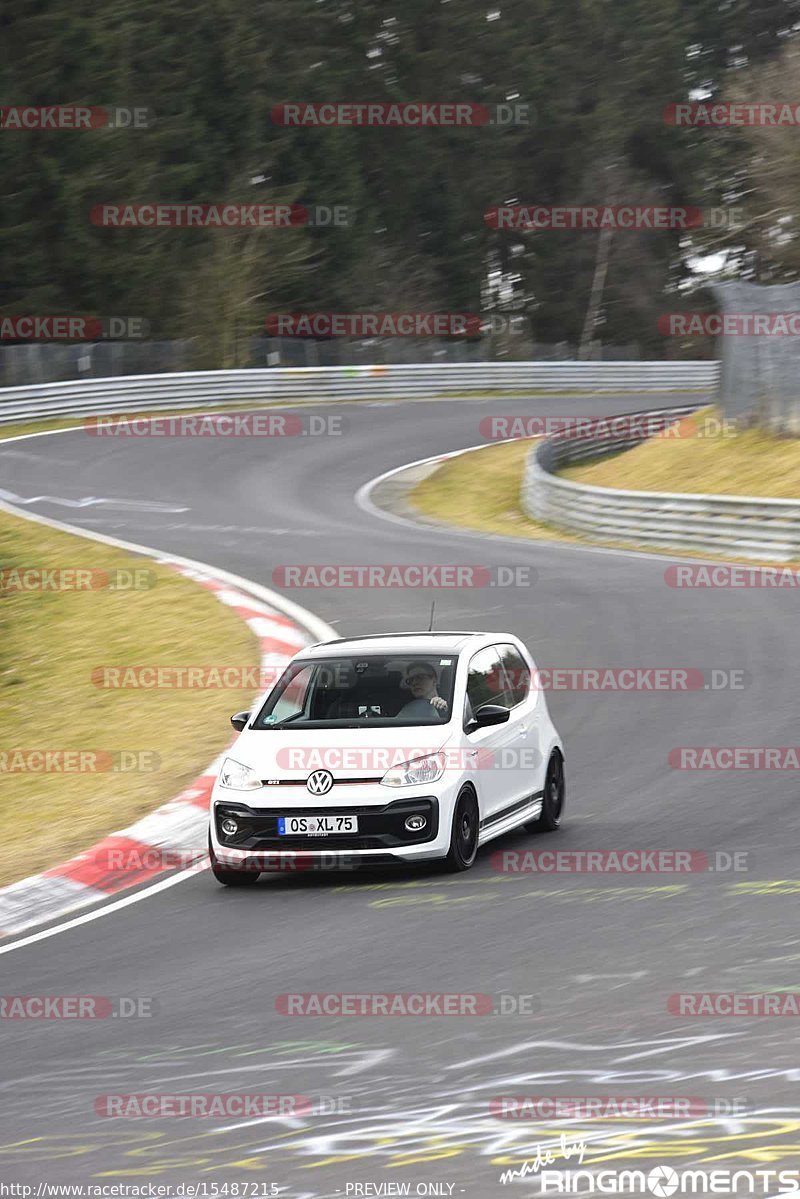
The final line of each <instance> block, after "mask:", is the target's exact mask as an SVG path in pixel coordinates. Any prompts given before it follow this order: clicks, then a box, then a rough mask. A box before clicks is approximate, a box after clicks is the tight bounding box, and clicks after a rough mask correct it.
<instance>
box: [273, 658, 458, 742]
mask: <svg viewBox="0 0 800 1199" xmlns="http://www.w3.org/2000/svg"><path fill="white" fill-rule="evenodd" d="M457 660H458V659H457V657H456V655H444V656H440V655H439V654H433V655H425V654H422V655H419V656H418V655H414V654H407V655H403V656H402V657H398V656H397V655H390V654H364V655H356V654H354V655H353V656H352V657H338V656H337V657H335V658H314V659H305V660H304V661H301V662H294V663H292V664H291V665H290V666H289V667H288V669H287V670H286V672H285V673H284V674H283V675H282V677H281V678H280V679H279V680H278V682H277V683H276V684H275V686H274V687H273V689H272V691H271V692H270V694H269V695H268V696H267V699H266V701H265V703H264V705H263V706H262V708H261V711H260V712H259V713H258V715H257V717H256V719H255V720H254V722H253V724H252V725H251V728H254V729H282V728H292V729H306V728H307V729H335V728H366V727H367V726H369V727H375V728H380V727H384V728H385V727H388V726H391V727H392V728H400V727H403V726H412V725H435V724H445V723H446V722H447V721H449V720H450V718H451V716H452V714H453V686H454V680H455V670H456V662H457Z"/></svg>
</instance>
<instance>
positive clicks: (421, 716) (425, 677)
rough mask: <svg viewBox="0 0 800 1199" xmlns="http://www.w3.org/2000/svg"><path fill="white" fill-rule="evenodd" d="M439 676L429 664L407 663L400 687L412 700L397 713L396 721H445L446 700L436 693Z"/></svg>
mask: <svg viewBox="0 0 800 1199" xmlns="http://www.w3.org/2000/svg"><path fill="white" fill-rule="evenodd" d="M438 683H439V676H438V674H437V673H436V667H435V666H432V665H431V663H430V662H419V661H417V662H409V664H408V666H407V667H406V671H405V677H404V678H403V682H402V684H401V685H402V686H403V687H406V688H408V690H409V691H410V692H411V696H412V698H411V699H410V700H409V701H408V703H407V704H404V705H403V707H402V708H401V709H400V711H399V712H398V713H397V719H398V720H400V719H401V718H402V719H404V720H405V719H411V720H435V719H437V718H438V719H439V720H446V719H447V700H445V699H442V697H441V695H439V694H438V693H437V690H436V688H437V686H438Z"/></svg>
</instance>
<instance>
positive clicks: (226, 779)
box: [219, 758, 261, 791]
mask: <svg viewBox="0 0 800 1199" xmlns="http://www.w3.org/2000/svg"><path fill="white" fill-rule="evenodd" d="M219 783H220V786H221V787H228V788H229V789H230V790H231V791H255V790H257V789H258V788H259V787H260V786H261V779H260V778H258V776H257V775H256V772H255V770H251V769H250V767H249V766H243V765H242V763H241V762H235V761H234V760H233V758H226V759H225V761H224V762H223V763H222V769H221V770H220V772H219Z"/></svg>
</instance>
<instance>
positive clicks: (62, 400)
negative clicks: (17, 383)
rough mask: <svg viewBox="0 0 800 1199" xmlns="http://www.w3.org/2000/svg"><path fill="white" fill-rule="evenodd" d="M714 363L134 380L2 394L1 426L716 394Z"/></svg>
mask: <svg viewBox="0 0 800 1199" xmlns="http://www.w3.org/2000/svg"><path fill="white" fill-rule="evenodd" d="M718 381H719V363H717V362H479V363H466V364H461V363H458V364H454V363H436V364H433V365H432V364H430V363H420V364H415V365H413V366H410V365H391V366H331V367H328V366H321V367H304V368H279V367H274V368H271V369H268V370H232V371H193V372H188V373H184V374H168V375H128V376H125V377H122V378H113V379H91V380H85V381H80V382H69V383H42V384H37V385H35V386H31V387H10V388H4V389H3V390H0V424H9V423H11V422H13V421H23V420H34V419H36V420H38V419H42V418H47V417H64V416H99V415H102V414H103V413H117V412H145V411H148V410H152V409H155V408H161V409H164V408H176V409H179V408H199V407H217V406H224V405H225V404H232V403H237V402H241V401H245V402H247V401H259V402H272V401H280V400H286V401H290V402H291V403H293V404H298V403H318V402H319V401H321V400H337V399H338V400H356V399H367V400H369V399H374V400H380V399H402V398H414V397H429V398H431V399H436V398H439V397H445V396H459V395H502V394H504V393H513V392H522V393H525V392H526V391H536V390H546V391H580V392H591V391H619V392H637V391H642V392H647V391H705V392H709V391H713V390H715V389H716V387H717V385H718Z"/></svg>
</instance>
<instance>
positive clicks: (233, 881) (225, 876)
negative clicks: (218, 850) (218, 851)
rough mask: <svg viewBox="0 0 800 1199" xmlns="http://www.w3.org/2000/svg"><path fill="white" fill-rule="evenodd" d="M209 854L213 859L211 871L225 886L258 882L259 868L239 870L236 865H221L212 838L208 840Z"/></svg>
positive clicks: (246, 885)
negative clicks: (215, 854) (215, 853)
mask: <svg viewBox="0 0 800 1199" xmlns="http://www.w3.org/2000/svg"><path fill="white" fill-rule="evenodd" d="M208 856H209V859H210V861H211V873H212V874H213V875H214V878H215V879H216V880H217V882H218V883H222V885H223V887H252V885H253V883H255V882H258V876H259V874H260V873H261V872H260V871H259V870H237V869H236V868H235V866H221V865H220V864H219V862H218V861H217V859H216V857H215V856H214V850H213V848H212V845H211V839H210V838H209V841H208Z"/></svg>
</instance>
